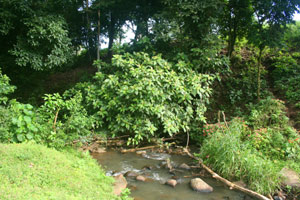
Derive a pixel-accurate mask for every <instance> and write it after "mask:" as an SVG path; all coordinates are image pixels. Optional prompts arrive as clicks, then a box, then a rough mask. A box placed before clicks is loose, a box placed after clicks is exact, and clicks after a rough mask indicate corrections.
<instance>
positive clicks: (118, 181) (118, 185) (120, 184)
mask: <svg viewBox="0 0 300 200" xmlns="http://www.w3.org/2000/svg"><path fill="white" fill-rule="evenodd" d="M114 179H115V183H114V194H115V195H120V194H121V192H122V191H123V190H124V189H125V188H126V187H127V181H126V179H125V178H124V176H123V174H120V175H118V176H115V177H114Z"/></svg>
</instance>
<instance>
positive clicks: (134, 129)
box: [69, 53, 214, 144]
mask: <svg viewBox="0 0 300 200" xmlns="http://www.w3.org/2000/svg"><path fill="white" fill-rule="evenodd" d="M99 67H100V71H103V72H99V73H97V74H96V76H95V83H85V84H79V85H77V89H79V90H81V91H82V92H83V94H84V95H83V96H84V97H85V102H84V104H85V107H87V108H90V109H89V111H90V112H91V113H92V115H93V117H94V118H95V119H96V121H97V123H98V124H97V125H99V126H101V127H102V128H105V129H106V130H110V131H111V132H112V133H113V134H124V133H128V134H130V135H131V136H132V138H131V139H130V141H131V142H133V143H134V144H137V143H138V142H140V141H141V140H143V139H149V138H150V137H153V136H159V135H161V134H162V133H165V134H168V135H173V134H174V133H178V132H180V131H184V132H186V131H189V129H190V126H191V124H192V123H195V122H203V121H205V117H204V112H205V111H206V106H205V105H206V104H207V103H208V98H209V96H210V93H211V89H210V88H209V86H210V84H211V82H212V81H213V79H214V78H213V77H212V76H209V75H203V74H198V73H196V72H194V71H193V70H192V69H190V68H188V67H187V66H186V64H185V62H183V61H179V62H178V63H177V64H173V65H172V64H170V63H168V62H167V61H165V60H163V59H162V58H161V57H160V56H153V57H149V56H148V55H147V54H144V53H137V54H125V55H123V56H120V55H116V56H115V57H114V58H113V61H112V66H109V67H110V68H111V69H113V72H112V73H110V71H111V70H107V66H106V68H105V67H103V66H102V68H101V66H99ZM70 92H71V93H72V91H69V93H70ZM73 92H74V91H73Z"/></svg>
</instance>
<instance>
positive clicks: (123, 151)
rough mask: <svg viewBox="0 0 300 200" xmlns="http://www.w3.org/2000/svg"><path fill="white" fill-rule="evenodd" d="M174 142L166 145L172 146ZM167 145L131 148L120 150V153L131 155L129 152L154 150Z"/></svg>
mask: <svg viewBox="0 0 300 200" xmlns="http://www.w3.org/2000/svg"><path fill="white" fill-rule="evenodd" d="M173 144H175V142H172V143H169V144H167V145H173ZM167 145H161V144H160V145H153V146H147V147H140V148H133V149H122V150H121V153H131V152H136V151H140V150H147V149H155V148H162V147H164V146H167Z"/></svg>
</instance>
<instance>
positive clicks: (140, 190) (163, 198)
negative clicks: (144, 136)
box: [92, 150, 252, 200]
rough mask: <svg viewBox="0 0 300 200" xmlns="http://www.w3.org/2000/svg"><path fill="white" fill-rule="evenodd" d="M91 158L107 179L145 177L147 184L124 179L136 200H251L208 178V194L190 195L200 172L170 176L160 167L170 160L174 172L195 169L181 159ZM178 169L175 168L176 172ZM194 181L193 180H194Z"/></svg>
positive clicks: (152, 155) (155, 156)
mask: <svg viewBox="0 0 300 200" xmlns="http://www.w3.org/2000/svg"><path fill="white" fill-rule="evenodd" d="M92 156H93V157H94V158H95V159H97V161H98V163H99V164H100V165H101V166H102V167H103V168H104V169H105V170H106V174H107V175H108V176H112V175H114V176H115V175H118V174H120V173H122V174H125V173H126V172H128V171H130V172H135V173H137V174H140V175H143V176H144V177H147V178H148V180H150V181H145V182H142V181H137V180H136V179H135V178H134V177H126V180H127V182H128V186H127V187H128V188H130V189H131V196H132V197H133V198H134V199H135V200H251V199H252V198H251V197H249V196H247V195H245V194H243V193H240V192H237V191H233V190H229V189H228V187H225V186H224V184H222V183H220V182H217V181H216V180H214V179H212V178H210V177H205V176H204V177H203V176H202V177H201V179H202V180H204V181H205V182H206V183H207V184H209V185H210V186H212V187H213V192H211V193H200V192H196V191H193V190H192V189H191V187H190V184H189V183H190V180H191V179H192V178H184V176H191V175H192V173H194V174H196V173H199V171H200V169H192V170H185V169H178V171H177V170H176V171H175V172H172V173H170V172H169V170H168V169H167V168H166V167H164V166H163V164H164V163H166V160H167V159H170V161H171V164H172V166H174V168H176V167H178V166H179V165H181V164H182V163H186V164H188V165H189V166H192V165H195V163H194V161H193V160H192V159H191V158H189V157H187V156H183V155H173V154H171V155H170V154H166V153H155V152H150V151H147V153H146V154H144V155H138V154H136V153H125V154H122V153H120V152H118V151H113V150H109V151H107V152H105V153H93V154H92ZM176 169H177V168H176ZM174 176H175V177H176V179H177V182H178V184H177V185H176V186H175V187H174V188H173V187H171V186H169V185H165V184H164V183H165V182H166V181H167V180H169V179H171V178H172V177H173V178H174ZM193 178H196V177H193Z"/></svg>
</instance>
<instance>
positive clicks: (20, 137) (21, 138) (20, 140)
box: [17, 134, 25, 142]
mask: <svg viewBox="0 0 300 200" xmlns="http://www.w3.org/2000/svg"><path fill="white" fill-rule="evenodd" d="M17 139H18V141H19V142H23V141H24V139H25V138H24V135H23V134H18V135H17Z"/></svg>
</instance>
